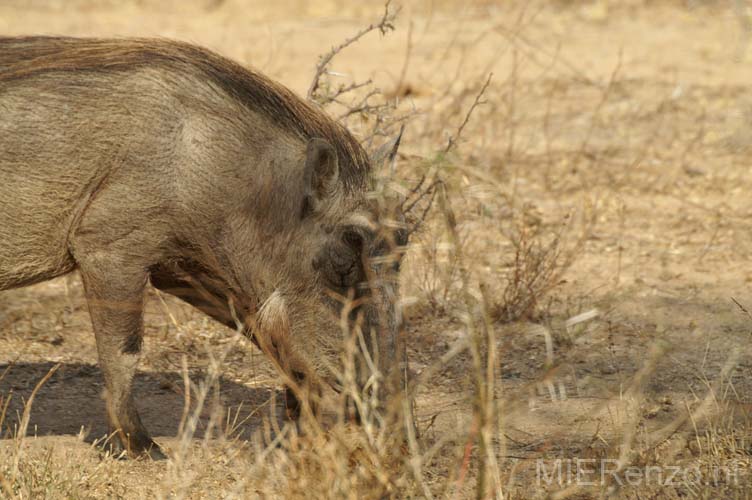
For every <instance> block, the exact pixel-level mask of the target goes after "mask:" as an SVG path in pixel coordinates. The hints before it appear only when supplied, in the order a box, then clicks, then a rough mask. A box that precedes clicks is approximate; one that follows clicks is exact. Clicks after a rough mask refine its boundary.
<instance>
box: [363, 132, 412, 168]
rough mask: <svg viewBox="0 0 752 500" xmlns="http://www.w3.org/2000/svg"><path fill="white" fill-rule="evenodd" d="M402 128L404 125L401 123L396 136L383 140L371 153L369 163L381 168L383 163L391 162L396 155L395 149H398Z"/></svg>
mask: <svg viewBox="0 0 752 500" xmlns="http://www.w3.org/2000/svg"><path fill="white" fill-rule="evenodd" d="M404 130H405V126H404V125H402V127H401V128H400V131H399V134H397V137H394V138H393V139H391V140H389V141H387V142H385V143H384V144H382V145H381V146H379V147H378V148H376V149H375V150H374V151H373V152H372V153H371V165H372V166H373V167H374V168H381V166H382V165H384V164H385V163H391V162H392V161H393V160H394V158H395V157H396V156H397V150H398V149H399V145H400V141H401V140H402V132H404Z"/></svg>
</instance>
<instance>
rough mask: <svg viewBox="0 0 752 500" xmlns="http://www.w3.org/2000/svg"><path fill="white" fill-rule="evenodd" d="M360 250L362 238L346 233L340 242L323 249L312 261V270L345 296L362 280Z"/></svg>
mask: <svg viewBox="0 0 752 500" xmlns="http://www.w3.org/2000/svg"><path fill="white" fill-rule="evenodd" d="M362 249H363V238H362V237H361V236H360V235H359V234H357V233H355V232H351V231H346V232H345V233H344V234H343V235H342V239H341V240H339V241H337V242H336V243H331V244H330V245H328V246H327V247H326V248H325V249H324V251H323V252H322V253H321V254H320V255H319V257H318V258H317V259H316V260H315V261H314V263H313V265H314V268H315V269H317V270H318V271H319V272H320V273H321V275H322V277H323V278H324V279H325V280H326V282H327V284H328V285H329V286H330V287H331V288H332V289H335V290H338V291H339V292H341V293H343V294H345V293H346V292H347V289H349V288H352V287H354V286H356V285H358V283H360V282H362V281H363V279H364V277H363V264H362V254H363V250H362Z"/></svg>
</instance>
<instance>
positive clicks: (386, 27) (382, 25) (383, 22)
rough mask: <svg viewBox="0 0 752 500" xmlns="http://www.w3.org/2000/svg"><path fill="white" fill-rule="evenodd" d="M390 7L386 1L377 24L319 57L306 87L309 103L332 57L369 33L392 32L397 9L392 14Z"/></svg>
mask: <svg viewBox="0 0 752 500" xmlns="http://www.w3.org/2000/svg"><path fill="white" fill-rule="evenodd" d="M390 5H391V0H387V2H386V3H385V4H384V14H383V15H382V16H381V19H380V20H379V22H377V23H374V24H369V25H368V26H366V27H365V28H363V29H362V30H360V31H358V32H357V33H356V34H355V35H354V36H352V37H350V38H348V39H347V40H345V41H344V42H342V43H340V44H339V45H337V46H336V47H332V49H331V50H330V51H329V52H327V53H326V54H324V55H323V56H321V57H320V58H319V63H318V64H317V65H316V73H315V74H314V75H313V80H312V81H311V85H310V86H309V87H308V93H307V94H306V98H307V99H308V100H309V101H311V100H313V99H314V95H315V93H316V90H317V89H318V88H319V84H320V80H321V76H322V75H323V74H324V73H326V69H327V67H328V66H329V64H330V63H331V62H332V59H334V56H336V55H337V54H339V53H340V52H341V51H342V50H344V49H345V48H347V47H349V46H350V45H352V44H353V43H355V42H357V41H358V40H360V39H361V38H363V37H364V36H365V35H367V34H368V33H370V32H371V31H374V30H379V31H380V32H381V34H382V35H385V34H387V33H388V32H389V31H393V30H394V20H395V18H396V17H397V14H398V13H399V9H397V10H396V11H394V12H392V11H390V10H389V7H390Z"/></svg>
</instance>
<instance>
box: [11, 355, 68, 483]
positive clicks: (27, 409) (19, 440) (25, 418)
mask: <svg viewBox="0 0 752 500" xmlns="http://www.w3.org/2000/svg"><path fill="white" fill-rule="evenodd" d="M60 366H61V363H57V364H56V365H54V366H53V367H52V368H50V370H49V371H48V372H47V374H46V375H45V376H44V377H42V378H41V380H39V382H37V385H35V386H34V390H32V391H31V395H30V396H29V399H28V400H27V401H26V404H25V405H24V410H23V414H22V416H21V423H20V425H19V427H18V430H17V434H16V437H15V443H14V445H15V446H14V453H13V467H12V468H11V473H10V483H11V484H15V482H16V477H17V475H18V464H19V462H20V460H21V446H22V445H23V441H24V439H25V438H26V430H27V429H28V427H29V419H30V418H31V405H32V404H33V403H34V398H35V397H36V395H37V393H38V392H39V389H41V388H42V386H43V385H44V384H45V383H46V382H47V381H48V380H49V379H50V378H51V377H52V376H53V375H54V374H55V372H56V371H57V370H58V368H60Z"/></svg>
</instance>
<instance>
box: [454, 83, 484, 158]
mask: <svg viewBox="0 0 752 500" xmlns="http://www.w3.org/2000/svg"><path fill="white" fill-rule="evenodd" d="M492 77H493V73H489V74H488V78H487V79H486V83H484V84H483V86H482V87H481V89H480V92H478V95H476V96H475V101H473V105H472V106H470V109H468V110H467V114H466V115H465V119H464V120H462V123H461V124H460V126H459V128H457V132H456V133H455V134H454V136H449V140H448V141H447V145H446V148H444V153H445V154H446V153H448V152H449V151H451V150H452V148H454V147H455V146H456V145H457V142H458V141H459V139H460V136H461V135H462V131H463V130H464V129H465V126H466V125H467V122H469V121H470V116H471V115H472V114H473V111H475V108H477V107H478V106H479V105H481V104H485V103H486V101H481V98H482V97H483V94H485V92H486V89H487V88H488V86H489V85H490V84H491V78H492Z"/></svg>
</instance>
